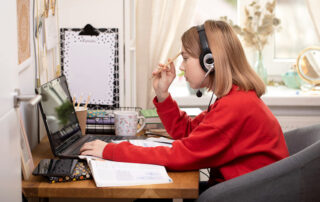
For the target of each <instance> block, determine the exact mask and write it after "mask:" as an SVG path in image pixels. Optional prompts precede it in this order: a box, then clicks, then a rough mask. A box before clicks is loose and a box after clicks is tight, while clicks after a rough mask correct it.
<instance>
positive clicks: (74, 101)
mask: <svg viewBox="0 0 320 202" xmlns="http://www.w3.org/2000/svg"><path fill="white" fill-rule="evenodd" d="M72 105H73V107H75V106H76V96H73V97H72Z"/></svg>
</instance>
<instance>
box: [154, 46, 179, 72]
mask: <svg viewBox="0 0 320 202" xmlns="http://www.w3.org/2000/svg"><path fill="white" fill-rule="evenodd" d="M180 54H181V52H179V53H177V55H176V56H174V57H173V58H172V59H170V60H169V61H168V62H167V63H166V64H165V65H164V66H162V67H158V71H162V70H163V69H164V68H166V67H168V68H169V69H170V66H169V65H170V64H171V63H172V62H174V61H175V60H176V59H177V58H178V57H179V55H180ZM152 77H154V76H152Z"/></svg>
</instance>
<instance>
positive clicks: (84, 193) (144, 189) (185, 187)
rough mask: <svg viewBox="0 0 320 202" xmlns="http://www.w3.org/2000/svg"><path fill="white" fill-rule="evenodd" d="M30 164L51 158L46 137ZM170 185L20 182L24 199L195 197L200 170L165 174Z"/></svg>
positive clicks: (35, 179) (40, 179)
mask: <svg viewBox="0 0 320 202" xmlns="http://www.w3.org/2000/svg"><path fill="white" fill-rule="evenodd" d="M32 156H33V161H34V164H35V165H38V163H39V161H40V160H41V159H45V158H54V157H53V155H52V152H51V150H50V145H49V141H48V138H47V137H44V138H43V139H42V141H41V143H40V144H39V145H37V147H36V148H35V149H34V150H33V151H32ZM168 174H169V176H170V177H171V179H172V180H173V183H170V184H154V185H139V186H124V187H99V188H98V187H96V185H95V182H94V181H93V180H92V179H91V180H83V181H74V182H62V183H54V184H50V183H48V182H47V181H46V179H45V178H43V177H41V176H33V175H31V176H30V178H29V179H28V180H23V181H22V191H23V193H24V195H25V197H27V198H198V185H199V171H187V172H171V171H169V172H168Z"/></svg>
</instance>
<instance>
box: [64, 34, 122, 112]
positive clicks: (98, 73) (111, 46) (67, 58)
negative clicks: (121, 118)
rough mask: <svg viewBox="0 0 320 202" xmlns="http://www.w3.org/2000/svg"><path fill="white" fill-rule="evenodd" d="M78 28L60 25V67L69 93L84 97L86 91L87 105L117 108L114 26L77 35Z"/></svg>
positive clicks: (117, 84) (117, 65)
mask: <svg viewBox="0 0 320 202" xmlns="http://www.w3.org/2000/svg"><path fill="white" fill-rule="evenodd" d="M81 30H82V29H78V28H62V29H60V37H61V67H62V72H63V74H64V75H65V76H66V78H67V82H68V85H69V90H70V93H71V96H72V97H76V98H79V97H83V98H86V97H87V96H88V95H90V101H89V106H90V105H103V106H108V107H110V108H118V107H119V41H118V40H119V33H118V28H108V29H104V28H103V29H96V30H97V31H98V32H99V35H97V36H94V35H79V33H80V32H81ZM80 102H81V101H80ZM84 102H85V100H83V103H84Z"/></svg>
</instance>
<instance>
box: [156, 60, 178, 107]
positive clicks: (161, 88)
mask: <svg viewBox="0 0 320 202" xmlns="http://www.w3.org/2000/svg"><path fill="white" fill-rule="evenodd" d="M168 61H170V59H169V60H168ZM152 76H153V89H154V91H155V93H156V96H157V98H158V102H162V101H164V100H165V99H166V98H167V97H168V96H169V92H168V90H169V87H170V85H171V83H172V81H173V80H174V78H175V77H176V69H175V66H174V64H173V63H172V62H171V63H170V69H169V68H168V67H165V66H164V65H163V64H159V68H158V69H156V70H154V71H153V72H152Z"/></svg>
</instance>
